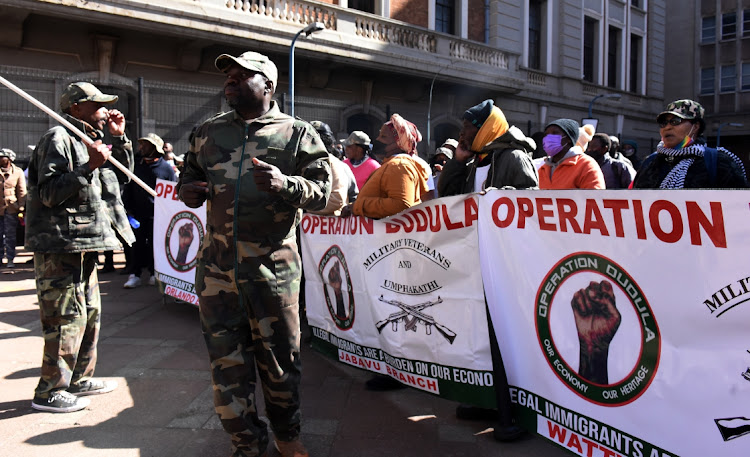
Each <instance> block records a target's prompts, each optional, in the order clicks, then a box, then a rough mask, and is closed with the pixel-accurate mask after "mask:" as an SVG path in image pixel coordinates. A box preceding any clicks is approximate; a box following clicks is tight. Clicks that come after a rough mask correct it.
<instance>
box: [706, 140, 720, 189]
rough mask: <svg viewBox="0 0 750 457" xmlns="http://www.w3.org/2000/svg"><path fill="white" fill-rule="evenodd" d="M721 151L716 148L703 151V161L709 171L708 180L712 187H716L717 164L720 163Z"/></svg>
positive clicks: (707, 148)
mask: <svg viewBox="0 0 750 457" xmlns="http://www.w3.org/2000/svg"><path fill="white" fill-rule="evenodd" d="M718 156H719V151H718V150H717V149H714V148H709V147H706V149H704V151H703V161H704V162H705V164H706V170H708V179H709V182H710V183H711V187H714V186H715V185H716V163H717V162H718Z"/></svg>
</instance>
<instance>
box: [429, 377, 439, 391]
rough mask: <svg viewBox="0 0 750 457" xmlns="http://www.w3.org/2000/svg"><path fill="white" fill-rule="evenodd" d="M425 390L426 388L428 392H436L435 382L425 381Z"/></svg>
mask: <svg viewBox="0 0 750 457" xmlns="http://www.w3.org/2000/svg"><path fill="white" fill-rule="evenodd" d="M427 388H428V389H429V390H431V391H433V392H437V390H438V387H437V382H435V381H434V380H432V379H428V380H427Z"/></svg>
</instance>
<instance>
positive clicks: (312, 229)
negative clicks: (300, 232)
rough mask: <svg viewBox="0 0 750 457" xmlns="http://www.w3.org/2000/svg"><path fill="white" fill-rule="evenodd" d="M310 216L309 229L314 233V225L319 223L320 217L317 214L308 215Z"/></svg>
mask: <svg viewBox="0 0 750 457" xmlns="http://www.w3.org/2000/svg"><path fill="white" fill-rule="evenodd" d="M310 217H311V218H312V228H311V229H310V232H311V233H315V227H317V226H319V225H320V217H318V216H310Z"/></svg>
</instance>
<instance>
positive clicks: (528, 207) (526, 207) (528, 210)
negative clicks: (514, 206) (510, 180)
mask: <svg viewBox="0 0 750 457" xmlns="http://www.w3.org/2000/svg"><path fill="white" fill-rule="evenodd" d="M533 215H534V205H533V204H532V203H531V200H529V199H528V198H519V199H518V228H526V218H529V217H531V216H533Z"/></svg>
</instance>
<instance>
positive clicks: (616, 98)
mask: <svg viewBox="0 0 750 457" xmlns="http://www.w3.org/2000/svg"><path fill="white" fill-rule="evenodd" d="M621 97H622V95H620V94H601V95H597V96H596V97H594V98H592V99H591V101H590V102H589V119H591V118H593V117H594V114H593V112H592V110H593V108H594V102H595V101H597V100H599V99H600V98H613V99H615V100H619V99H620V98H621Z"/></svg>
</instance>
